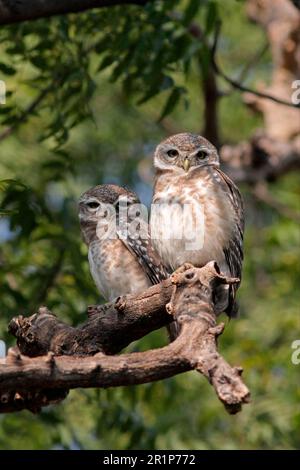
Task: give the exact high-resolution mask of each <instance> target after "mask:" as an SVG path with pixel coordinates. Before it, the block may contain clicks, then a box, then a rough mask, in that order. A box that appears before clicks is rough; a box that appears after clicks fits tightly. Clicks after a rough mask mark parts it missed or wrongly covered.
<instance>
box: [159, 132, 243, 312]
mask: <svg viewBox="0 0 300 470" xmlns="http://www.w3.org/2000/svg"><path fill="white" fill-rule="evenodd" d="M219 166H220V162H219V155H218V152H217V149H216V148H215V147H214V146H213V145H212V144H211V143H210V142H209V141H208V140H206V139H205V138H204V137H201V136H200V135H194V134H190V133H182V134H177V135H174V136H171V137H169V138H167V139H166V140H164V141H163V142H161V143H160V144H159V145H158V146H157V148H156V150H155V154H154V168H155V172H156V174H155V185H154V194H153V200H152V208H151V219H150V227H151V239H152V244H153V246H154V248H155V249H156V251H157V252H158V254H159V255H160V257H161V259H162V261H163V263H164V265H165V267H166V269H167V270H168V271H169V272H172V271H174V270H175V269H177V268H178V267H179V266H181V265H182V264H184V263H191V264H193V265H194V266H196V267H201V266H204V265H205V264H206V263H207V262H209V261H211V260H215V261H216V262H217V263H218V265H219V267H220V270H221V271H222V272H223V273H224V274H226V275H228V276H231V277H237V278H239V279H240V278H241V271H242V261H243V232H244V211H243V203H242V198H241V195H240V192H239V190H238V188H237V187H236V186H235V184H234V183H233V182H232V181H231V179H230V178H229V177H228V176H227V175H225V174H224V173H223V172H222V171H221V170H220V168H219ZM237 288H238V284H236V285H232V286H228V285H226V286H220V288H218V290H217V291H216V293H215V299H214V304H215V309H216V313H217V314H219V313H221V312H226V313H227V314H228V315H229V316H235V315H236V314H237V304H236V301H235V296H236V290H237Z"/></svg>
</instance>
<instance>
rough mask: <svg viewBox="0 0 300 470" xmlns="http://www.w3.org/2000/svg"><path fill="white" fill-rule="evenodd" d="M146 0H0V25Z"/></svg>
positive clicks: (137, 3) (143, 3)
mask: <svg viewBox="0 0 300 470" xmlns="http://www.w3.org/2000/svg"><path fill="white" fill-rule="evenodd" d="M146 3H147V0H65V1H63V2H61V1H59V0H46V1H45V0H0V25H4V24H12V23H19V22H21V21H27V20H35V19H38V18H46V17H49V16H53V15H62V14H66V13H78V12H81V11H85V10H90V9H91V8H103V7H111V6H114V5H126V4H134V5H140V6H144V5H145V4H146Z"/></svg>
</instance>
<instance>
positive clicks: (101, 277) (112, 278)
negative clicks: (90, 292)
mask: <svg viewBox="0 0 300 470" xmlns="http://www.w3.org/2000/svg"><path fill="white" fill-rule="evenodd" d="M88 258H89V264H90V271H91V275H92V277H93V279H94V282H95V284H96V286H97V289H98V290H99V292H100V293H101V295H102V296H103V297H104V298H105V299H106V300H108V301H111V300H113V299H115V298H116V297H119V296H120V295H126V294H134V293H139V292H143V291H145V290H146V289H148V287H150V286H151V285H152V283H151V281H150V279H149V277H148V276H147V275H146V273H145V272H144V270H143V268H142V266H141V265H140V263H139V262H138V260H137V257H136V256H135V255H133V254H132V253H131V252H130V251H129V250H128V249H127V248H126V246H125V245H124V243H123V241H122V240H120V239H119V238H117V239H116V240H94V241H92V242H91V243H90V244H89V252H88Z"/></svg>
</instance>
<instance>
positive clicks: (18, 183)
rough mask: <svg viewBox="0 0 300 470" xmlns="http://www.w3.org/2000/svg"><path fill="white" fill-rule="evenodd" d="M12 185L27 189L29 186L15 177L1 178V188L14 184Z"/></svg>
mask: <svg viewBox="0 0 300 470" xmlns="http://www.w3.org/2000/svg"><path fill="white" fill-rule="evenodd" d="M12 185H14V186H19V187H21V188H25V189H27V186H26V185H25V184H23V183H21V181H17V180H13V179H5V180H0V190H4V189H5V188H6V187H7V186H12Z"/></svg>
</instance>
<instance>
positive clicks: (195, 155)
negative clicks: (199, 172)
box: [154, 132, 220, 173]
mask: <svg viewBox="0 0 300 470" xmlns="http://www.w3.org/2000/svg"><path fill="white" fill-rule="evenodd" d="M208 165H212V166H219V165H220V163H219V155H218V152H217V149H216V147H214V145H212V144H211V143H210V142H209V141H208V140H207V139H205V138H204V137H202V136H201V135H197V134H190V133H187V132H186V133H182V134H175V135H172V136H171V137H168V138H167V139H166V140H164V141H162V142H161V143H160V144H159V145H158V146H157V147H156V150H155V153H154V167H155V168H156V169H157V170H161V171H164V170H169V171H170V170H171V171H174V170H176V171H178V173H188V172H189V171H192V170H194V169H195V168H199V167H204V166H208Z"/></svg>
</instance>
